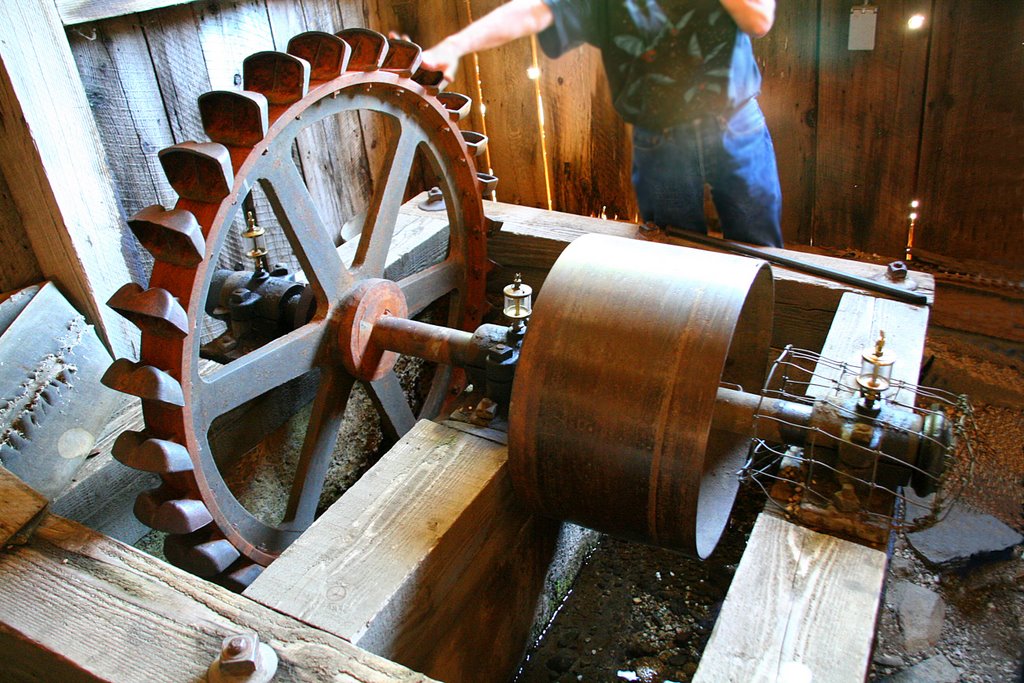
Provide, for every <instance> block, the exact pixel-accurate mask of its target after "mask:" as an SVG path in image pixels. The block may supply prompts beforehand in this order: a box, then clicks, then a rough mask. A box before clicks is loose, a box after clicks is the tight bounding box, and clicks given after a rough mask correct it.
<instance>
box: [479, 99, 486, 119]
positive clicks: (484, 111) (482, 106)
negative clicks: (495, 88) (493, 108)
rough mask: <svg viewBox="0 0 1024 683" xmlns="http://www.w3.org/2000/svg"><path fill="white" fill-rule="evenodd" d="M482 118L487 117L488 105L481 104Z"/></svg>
mask: <svg viewBox="0 0 1024 683" xmlns="http://www.w3.org/2000/svg"><path fill="white" fill-rule="evenodd" d="M480 116H487V105H486V104H484V103H483V102H481V103H480Z"/></svg>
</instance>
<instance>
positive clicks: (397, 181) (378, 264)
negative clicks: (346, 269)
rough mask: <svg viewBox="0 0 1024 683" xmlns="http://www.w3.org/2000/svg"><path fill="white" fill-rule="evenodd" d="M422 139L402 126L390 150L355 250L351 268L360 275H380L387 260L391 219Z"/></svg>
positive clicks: (396, 213)
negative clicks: (392, 148)
mask: <svg viewBox="0 0 1024 683" xmlns="http://www.w3.org/2000/svg"><path fill="white" fill-rule="evenodd" d="M422 141H423V136H422V133H421V132H419V131H417V130H414V129H412V128H404V129H403V130H402V134H401V137H400V138H399V140H398V144H397V145H395V149H394V153H393V154H392V155H391V157H390V158H389V159H388V161H387V174H386V180H385V181H384V184H383V185H382V186H380V187H378V188H377V189H376V191H375V192H374V196H373V199H372V200H371V202H370V207H369V209H368V211H367V213H366V220H365V222H364V223H363V232H362V236H361V237H360V238H359V248H358V250H357V251H356V256H355V259H354V260H353V263H352V265H353V267H354V268H356V269H357V270H358V271H359V275H360V277H381V276H382V275H383V273H384V265H385V263H386V262H387V256H388V248H389V247H390V246H391V238H392V237H393V236H394V233H395V222H396V221H397V220H398V210H399V209H400V208H401V206H402V202H403V201H404V200H405V190H406V187H408V185H409V176H410V175H411V173H412V166H413V162H414V161H415V159H416V149H417V148H418V147H419V144H420V143H421V142H422Z"/></svg>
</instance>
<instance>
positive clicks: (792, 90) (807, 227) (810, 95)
mask: <svg viewBox="0 0 1024 683" xmlns="http://www.w3.org/2000/svg"><path fill="white" fill-rule="evenodd" d="M754 54H755V55H756V56H757V61H758V64H759V65H760V67H761V74H762V76H763V78H764V80H763V83H762V86H761V96H760V97H759V98H758V99H759V100H760V104H761V109H762V110H764V115H765V118H766V119H767V120H768V128H769V130H770V131H771V135H772V141H773V142H774V144H775V156H776V159H777V162H778V166H779V182H780V183H781V184H782V236H783V238H784V240H785V242H786V243H787V244H810V243H811V211H810V207H811V206H813V205H814V167H815V152H816V150H815V137H816V133H815V119H816V116H817V107H818V62H817V57H818V4H817V3H816V2H815V3H802V2H785V3H779V4H778V5H776V8H775V24H774V26H772V30H771V32H770V33H769V34H768V35H767V36H765V37H764V38H762V39H760V40H755V41H754Z"/></svg>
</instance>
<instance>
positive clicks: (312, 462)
mask: <svg viewBox="0 0 1024 683" xmlns="http://www.w3.org/2000/svg"><path fill="white" fill-rule="evenodd" d="M354 382H355V380H354V379H353V378H352V377H351V376H350V375H348V374H346V373H344V372H339V371H334V372H330V373H326V375H325V377H324V379H323V383H322V384H321V385H320V391H319V392H317V396H316V399H314V401H313V411H312V413H311V414H310V417H309V426H308V427H307V428H306V440H305V441H304V442H303V443H302V454H301V455H300V456H299V464H298V467H297V468H296V470H295V480H294V481H293V482H292V491H291V494H290V495H289V497H288V508H287V510H286V511H285V515H284V520H283V522H282V524H283V525H285V526H288V527H290V528H293V529H305V528H306V527H308V526H309V525H310V524H312V523H313V517H314V516H315V515H316V506H317V503H318V502H319V501H320V494H321V493H322V492H323V488H324V479H325V478H326V477H327V469H328V468H329V467H330V465H331V459H332V458H333V456H334V447H335V444H336V443H337V441H338V432H339V430H340V429H341V422H342V418H344V416H345V406H346V405H347V404H348V396H349V393H350V392H351V391H352V385H353V383H354Z"/></svg>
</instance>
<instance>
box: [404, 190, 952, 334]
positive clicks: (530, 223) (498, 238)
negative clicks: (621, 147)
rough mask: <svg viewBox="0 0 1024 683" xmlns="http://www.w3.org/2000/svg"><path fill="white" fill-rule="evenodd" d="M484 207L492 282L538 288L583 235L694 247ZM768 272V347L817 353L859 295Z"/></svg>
mask: <svg viewBox="0 0 1024 683" xmlns="http://www.w3.org/2000/svg"><path fill="white" fill-rule="evenodd" d="M485 208H486V211H487V215H488V216H489V217H491V218H492V219H494V220H496V221H499V222H501V223H502V226H501V230H500V231H498V232H497V233H496V234H494V235H492V236H491V238H490V240H489V242H488V256H489V258H491V259H492V260H494V261H495V262H497V263H498V265H499V271H498V272H497V273H495V274H493V275H492V280H495V278H500V280H508V278H509V277H511V275H514V274H515V273H516V272H522V273H523V274H524V277H527V278H528V279H529V281H530V283H531V285H532V286H536V287H539V286H540V285H542V284H543V278H544V275H545V274H546V272H547V270H549V269H550V268H551V266H552V265H553V264H554V262H555V259H557V258H558V256H559V255H560V254H561V253H562V250H564V249H565V247H566V246H568V245H569V243H570V242H572V240H574V239H576V238H577V237H579V236H580V235H583V234H586V233H588V232H598V233H602V234H608V235H618V236H621V237H630V238H641V239H656V240H659V241H665V242H668V243H672V244H679V245H683V246H694V245H693V244H692V243H690V242H687V241H686V240H685V239H683V238H676V237H668V236H666V235H664V234H662V233H655V234H653V235H648V234H642V233H641V232H640V231H639V230H638V229H637V227H636V226H635V225H633V224H630V223H621V222H617V221H604V220H599V219H595V218H586V217H582V216H573V215H570V214H563V213H557V212H549V211H542V210H539V209H532V208H529V207H518V206H513V205H510V204H505V203H500V202H487V203H485ZM406 210H411V209H406ZM758 250H759V251H763V252H765V253H769V254H770V253H778V254H781V255H785V256H789V257H792V258H797V259H802V260H806V261H807V262H809V263H813V264H815V265H818V266H824V267H828V268H833V269H836V270H839V271H843V272H847V273H851V274H853V275H859V276H862V277H869V278H870V277H876V276H879V275H881V274H882V273H883V272H884V271H885V267H884V266H878V265H874V264H868V263H859V262H857V261H850V260H846V259H839V258H834V257H830V256H823V255H820V254H812V253H808V252H799V253H796V252H792V251H788V250H776V249H773V248H771V247H759V248H758ZM772 272H773V274H774V277H775V326H774V332H773V337H772V346H774V347H776V348H782V347H784V346H786V345H787V344H793V345H794V346H797V347H800V348H805V349H810V350H814V351H816V350H819V349H821V348H822V345H823V344H824V343H825V338H826V336H827V334H828V330H829V328H830V327H831V325H832V319H833V315H834V314H835V311H836V308H837V307H838V306H839V302H840V299H841V297H842V295H843V294H844V293H846V292H849V291H859V290H856V288H854V287H852V286H850V285H846V284H843V283H839V282H835V281H833V280H828V279H826V278H820V277H816V276H813V275H807V274H805V273H801V272H798V271H793V270H789V269H786V268H781V267H773V268H772ZM912 276H913V277H914V279H915V280H917V282H918V286H919V291H920V292H922V293H924V294H925V295H927V296H928V297H929V298H931V297H932V296H933V292H934V287H935V280H934V278H933V277H932V276H931V275H929V274H927V273H917V272H914V273H912ZM508 281H511V280H508Z"/></svg>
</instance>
